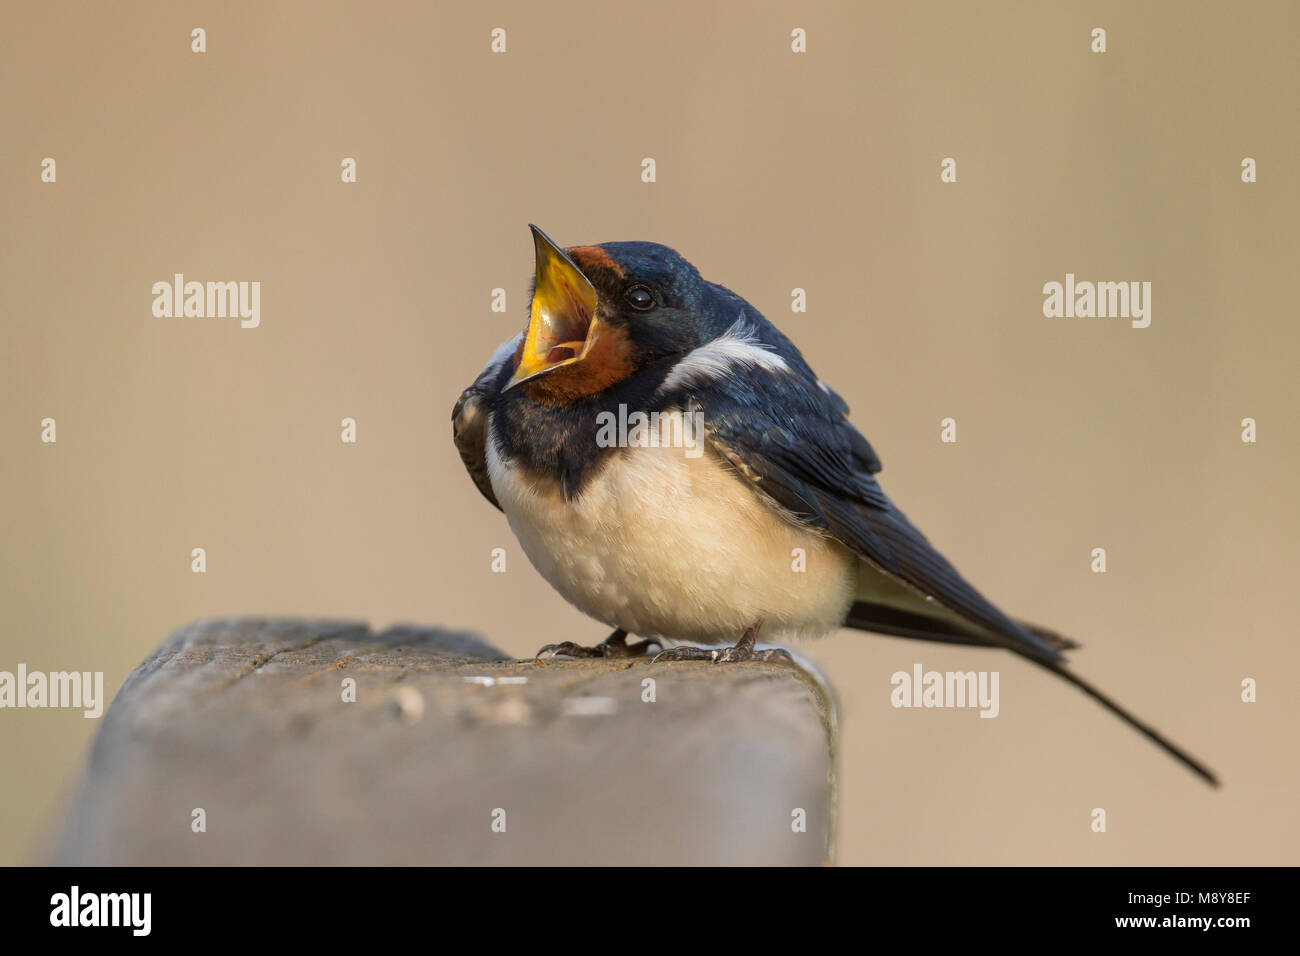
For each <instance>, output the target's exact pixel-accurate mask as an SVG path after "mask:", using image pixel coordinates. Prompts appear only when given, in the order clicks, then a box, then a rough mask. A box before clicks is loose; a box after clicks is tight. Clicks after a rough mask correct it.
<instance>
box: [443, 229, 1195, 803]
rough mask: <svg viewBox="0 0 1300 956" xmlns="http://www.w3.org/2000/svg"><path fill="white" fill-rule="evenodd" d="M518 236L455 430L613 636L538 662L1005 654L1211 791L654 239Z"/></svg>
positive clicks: (1187, 759)
mask: <svg viewBox="0 0 1300 956" xmlns="http://www.w3.org/2000/svg"><path fill="white" fill-rule="evenodd" d="M530 229H531V230H532V236H533V244H534V252H535V263H534V265H535V270H534V277H533V283H532V289H531V290H530V295H529V317H528V324H527V327H526V328H525V329H524V330H522V331H520V332H518V333H517V334H516V335H514V336H513V337H512V338H510V339H508V340H507V341H506V342H504V343H502V345H501V346H500V347H499V348H498V349H497V350H496V352H495V353H494V354H493V355H492V357H491V359H490V360H489V362H488V364H487V366H486V367H485V368H484V369H483V371H482V372H481V373H480V374H479V376H478V377H477V378H476V379H475V380H474V382H473V383H472V384H471V385H470V386H469V387H468V388H466V389H465V390H464V392H463V393H462V394H461V396H460V398H459V400H458V401H457V402H456V404H455V407H454V408H453V411H452V423H453V424H452V434H453V439H454V442H455V445H456V447H457V450H458V451H459V453H460V457H461V460H462V461H463V463H464V465H465V468H466V470H467V471H468V473H469V475H470V477H471V478H472V479H473V481H474V484H475V485H476V486H477V488H478V490H479V491H480V492H481V493H482V495H483V496H484V497H485V498H486V499H487V500H488V501H489V502H491V503H492V505H493V506H495V507H496V508H498V509H499V510H500V511H502V512H503V513H504V514H505V517H506V520H507V521H508V523H509V526H510V528H511V530H512V531H513V533H514V535H515V537H516V538H517V539H518V541H519V544H520V546H521V548H522V550H523V552H524V554H525V555H526V556H527V557H528V559H529V561H530V562H531V563H532V565H533V566H534V567H535V568H536V570H537V571H538V572H539V573H540V574H541V576H542V577H543V578H545V579H546V581H547V582H549V583H550V585H551V586H552V587H553V588H554V589H555V590H556V591H558V592H559V594H560V595H561V596H562V597H563V598H564V599H566V600H567V601H568V602H569V603H570V604H572V605H574V606H575V607H577V608H578V609H579V610H581V611H583V612H584V613H585V614H587V615H588V616H590V617H592V618H594V619H596V620H597V621H599V622H602V623H603V624H605V625H606V626H608V627H611V628H613V631H612V633H611V634H610V635H609V637H607V638H606V639H605V640H604V641H603V642H602V643H599V644H596V645H593V646H589V647H588V646H582V645H579V644H577V643H574V642H570V641H566V642H563V643H560V644H552V645H547V646H546V647H543V648H542V649H541V650H540V651H539V652H538V656H539V657H541V656H542V655H544V654H549V655H550V656H557V655H558V656H569V657H624V656H639V655H644V654H648V653H650V651H651V650H652V649H656V648H657V649H658V654H657V655H656V657H655V660H665V661H697V660H698V661H711V662H715V663H736V662H743V661H749V660H761V661H773V662H784V661H790V660H791V655H790V654H789V653H788V652H787V651H786V650H784V649H783V648H779V647H761V648H760V647H759V646H757V640H758V635H759V633H760V629H762V632H763V633H764V634H765V635H767V634H768V633H774V634H776V635H778V636H780V638H781V639H782V640H783V641H784V640H798V639H801V638H816V637H821V636H824V635H827V634H829V633H831V632H833V631H836V630H838V629H840V628H849V629H853V630H859V631H867V632H873V633H877V634H883V635H890V636H896V637H905V638H913V639H917V640H923V641H934V642H940V643H949V644H966V645H978V646H982V647H988V648H1001V649H1003V650H1008V651H1011V652H1013V653H1014V654H1016V655H1019V656H1020V657H1022V658H1025V659H1027V660H1029V661H1031V662H1032V663H1034V664H1036V665H1038V666H1039V667H1041V668H1043V669H1045V670H1047V671H1050V672H1051V673H1053V674H1055V675H1056V676H1057V677H1059V678H1062V679H1063V680H1065V681H1067V682H1069V683H1071V684H1073V685H1074V686H1075V687H1076V688H1078V689H1079V690H1081V691H1082V692H1084V693H1085V694H1087V695H1088V696H1090V697H1092V698H1093V699H1095V700H1096V701H1098V702H1099V703H1100V704H1101V705H1102V706H1103V707H1105V708H1106V709H1108V710H1110V711H1111V712H1112V713H1114V714H1115V715H1116V716H1118V717H1119V718H1120V719H1122V720H1123V721H1125V722H1126V723H1128V724H1129V725H1130V726H1131V727H1133V728H1134V729H1136V730H1137V731H1139V732H1140V733H1141V734H1143V735H1144V736H1146V737H1147V738H1148V739H1150V740H1151V741H1152V742H1153V743H1155V744H1156V745H1157V746H1159V747H1161V748H1162V749H1164V750H1165V751H1166V752H1167V753H1169V754H1170V755H1171V756H1173V757H1174V758H1176V759H1177V760H1179V761H1180V762H1181V763H1182V764H1184V765H1185V766H1186V767H1187V768H1188V769H1190V770H1191V771H1193V772H1194V773H1196V774H1197V775H1199V776H1200V777H1201V778H1202V779H1203V780H1205V781H1206V782H1208V783H1210V784H1212V785H1214V786H1217V785H1218V778H1217V776H1216V775H1215V773H1214V772H1213V771H1212V770H1210V769H1209V768H1208V767H1207V766H1205V765H1204V764H1203V763H1201V762H1200V761H1199V760H1197V759H1196V758H1194V757H1193V756H1191V755H1190V754H1189V753H1187V752H1186V751H1185V750H1183V749H1182V748H1181V747H1179V746H1177V745H1176V744H1174V743H1173V742H1171V741H1170V740H1169V739H1168V738H1166V737H1165V736H1164V735H1163V734H1161V733H1160V732H1159V731H1158V730H1156V729H1155V728H1153V727H1152V726H1150V725H1148V724H1147V723H1145V722H1143V721H1141V720H1139V719H1138V718H1137V717H1135V716H1134V715H1133V714H1132V713H1130V712H1129V711H1128V710H1126V709H1125V708H1123V707H1121V706H1120V705H1119V704H1118V703H1116V702H1115V701H1114V700H1112V699H1111V698H1110V697H1109V696H1107V695H1106V694H1104V693H1102V692H1101V691H1100V690H1099V689H1097V688H1096V687H1094V686H1093V685H1092V684H1090V683H1088V682H1087V681H1085V680H1084V679H1083V678H1081V677H1079V676H1078V675H1077V674H1076V673H1075V672H1074V671H1072V670H1071V669H1070V668H1069V665H1068V663H1067V658H1066V656H1065V653H1066V652H1067V651H1072V650H1076V649H1077V648H1079V646H1080V645H1079V644H1078V643H1077V642H1076V641H1073V640H1071V639H1069V638H1066V637H1064V636H1062V635H1060V634H1058V633H1056V632H1055V631H1052V630H1049V629H1047V628H1043V627H1039V626H1036V625H1033V624H1029V623H1026V622H1024V621H1021V620H1018V619H1016V618H1013V617H1011V616H1009V615H1008V614H1006V613H1004V612H1003V611H1002V610H1000V609H999V608H998V607H997V606H996V605H994V604H993V603H992V602H991V601H989V600H988V599H987V598H986V597H984V595H983V594H981V593H980V592H979V591H978V590H976V588H975V587H974V586H973V585H971V584H970V583H969V582H968V581H967V580H966V579H965V578H964V577H963V576H962V575H961V574H960V573H958V571H957V570H956V569H955V568H954V567H953V565H952V564H951V563H950V562H949V561H948V560H947V559H946V558H945V557H944V556H943V555H942V554H940V553H939V551H938V550H936V549H935V547H934V546H933V545H931V544H930V542H929V540H928V539H927V538H926V537H925V536H924V535H923V534H922V533H921V532H920V531H919V530H918V529H917V528H916V526H915V525H913V524H912V523H911V522H910V521H909V520H908V518H907V517H906V516H905V515H904V514H903V513H902V512H901V511H900V510H899V509H898V508H897V507H896V506H895V505H894V503H893V502H892V501H891V500H890V499H889V497H887V496H886V494H885V492H884V491H883V489H882V488H881V485H880V481H879V477H878V476H879V475H880V473H881V470H882V465H881V461H880V458H879V456H878V455H877V454H876V452H875V450H874V449H873V448H872V446H871V444H870V443H869V442H868V441H867V439H866V438H865V437H864V436H863V435H862V434H861V432H859V431H858V430H857V428H855V427H854V425H853V424H852V423H851V422H850V421H849V407H848V404H847V403H846V402H845V400H844V399H843V398H842V397H841V396H840V395H839V393H837V392H836V391H835V390H834V389H832V388H831V386H830V385H828V384H826V383H825V382H823V381H822V380H821V379H820V378H818V377H817V375H816V374H815V373H814V372H813V370H812V368H811V367H810V366H809V365H808V363H807V362H806V361H805V359H804V357H803V355H802V354H801V353H800V352H799V350H798V349H797V348H796V347H795V345H794V344H793V343H792V342H791V341H790V339H789V338H787V337H786V336H785V335H784V334H783V333H782V332H781V331H780V330H778V329H777V328H776V326H775V325H774V324H772V323H771V322H770V321H768V320H767V319H766V318H764V316H763V315H762V314H761V313H760V312H759V311H758V310H757V309H756V308H755V307H754V306H753V305H751V304H750V303H749V302H747V301H746V300H745V299H743V298H742V297H741V296H739V295H738V294H736V293H735V292H732V291H731V290H730V289H728V288H726V287H724V286H722V285H720V284H717V283H714V282H710V281H708V280H706V279H704V278H703V277H702V276H701V275H700V273H699V271H698V270H697V269H696V268H695V267H694V266H693V265H692V264H691V263H690V262H689V261H687V260H686V259H685V258H684V257H683V256H682V255H681V254H679V253H678V252H676V251H675V250H674V249H672V248H670V247H668V246H665V245H660V244H658V243H654V242H645V241H629V242H603V243H599V244H592V245H579V246H571V247H568V248H562V247H560V246H559V245H557V244H556V243H555V242H554V241H553V240H552V239H551V238H550V237H549V236H547V234H546V233H545V232H543V231H542V230H541V229H539V228H538V227H536V226H530ZM629 635H632V636H634V637H636V638H639V640H636V641H634V642H631V643H629V641H628V637H629ZM766 643H767V641H766V639H765V644H766Z"/></svg>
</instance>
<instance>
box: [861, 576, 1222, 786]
mask: <svg viewBox="0 0 1300 956" xmlns="http://www.w3.org/2000/svg"><path fill="white" fill-rule="evenodd" d="M927 610H929V609H927ZM844 624H845V626H846V627H854V628H858V629H860V630H864V631H874V632H875V633H877V634H892V635H894V636H895V637H909V638H913V639H914V640H921V641H935V642H938V643H942V644H976V645H980V646H983V647H1003V648H1005V649H1007V650H1010V651H1011V652H1012V653H1014V654H1016V655H1017V656H1019V657H1024V658H1027V659H1028V660H1031V661H1033V662H1034V663H1035V664H1037V665H1039V666H1040V667H1043V668H1046V669H1047V670H1049V671H1051V672H1052V673H1053V674H1055V675H1056V676H1057V677H1060V678H1063V679H1064V680H1067V681H1069V682H1070V683H1071V684H1073V685H1074V686H1075V687H1077V688H1079V690H1081V691H1083V692H1084V693H1085V694H1087V695H1088V696H1089V697H1091V698H1092V699H1093V700H1095V701H1097V703H1099V704H1101V705H1102V706H1103V707H1105V708H1106V709H1107V710H1109V711H1110V712H1111V713H1113V714H1114V715H1115V716H1117V717H1119V718H1120V719H1121V720H1123V721H1124V722H1125V723H1126V724H1128V725H1129V726H1130V727H1132V728H1133V729H1134V730H1136V731H1137V732H1138V733H1140V734H1142V735H1143V736H1144V737H1146V738H1147V739H1148V740H1150V741H1151V742H1152V743H1154V744H1155V745H1156V746H1157V747H1160V748H1161V749H1162V750H1164V751H1165V752H1166V753H1168V754H1169V755H1170V756H1171V757H1173V758H1174V759H1175V760H1177V761H1179V762H1180V763H1182V764H1183V765H1184V766H1185V767H1187V769H1189V770H1191V771H1192V772H1193V773H1194V774H1196V775H1197V776H1198V777H1200V778H1201V779H1202V780H1204V781H1205V782H1206V783H1208V784H1210V786H1212V787H1217V786H1219V778H1218V777H1217V776H1215V774H1214V771H1213V770H1211V769H1210V768H1209V767H1207V766H1205V764H1203V763H1201V762H1200V761H1199V760H1197V759H1196V758H1195V757H1193V756H1191V755H1190V754H1189V753H1187V752H1186V751H1185V750H1183V749H1182V748H1181V747H1179V746H1178V745H1177V744H1174V743H1173V742H1172V741H1170V740H1169V739H1168V738H1166V737H1165V736H1164V735H1163V734H1161V733H1160V732H1159V731H1158V730H1156V729H1155V728H1153V727H1151V726H1150V725H1148V724H1145V723H1143V722H1142V721H1140V720H1138V719H1137V718H1136V717H1134V716H1133V715H1132V714H1130V713H1129V712H1128V711H1127V710H1125V709H1124V708H1123V707H1121V706H1120V705H1119V704H1117V703H1115V701H1113V700H1111V699H1110V698H1109V697H1108V696H1106V695H1105V694H1103V693H1102V692H1101V691H1099V690H1098V689H1097V688H1095V687H1093V686H1092V685H1091V684H1089V683H1088V682H1087V681H1086V680H1084V679H1083V678H1082V677H1080V676H1079V675H1078V674H1075V673H1073V672H1072V671H1070V670H1068V669H1067V667H1066V664H1065V661H1064V659H1060V660H1055V661H1053V660H1048V659H1045V658H1043V657H1041V656H1038V655H1035V654H1033V653H1029V650H1030V649H1029V648H1022V647H1017V646H1015V645H1010V646H1009V645H1008V644H1007V643H999V642H998V641H995V640H992V639H991V638H990V637H989V636H988V635H987V634H982V633H980V632H979V631H976V630H974V629H972V628H971V627H970V626H969V625H966V624H964V623H962V622H959V621H955V620H951V619H943V618H936V617H935V616H934V612H933V611H930V613H918V612H915V611H908V610H903V609H900V608H896V607H891V606H888V605H884V604H879V603H876V602H873V601H857V602H855V603H854V604H853V606H852V608H850V610H849V614H848V619H847V620H846V621H845V622H844ZM1019 626H1020V627H1023V628H1025V629H1026V630H1027V631H1029V632H1030V633H1031V634H1033V635H1034V636H1035V637H1037V638H1039V639H1040V640H1041V641H1043V642H1044V643H1046V644H1047V646H1048V647H1050V648H1051V649H1052V650H1053V651H1056V652H1057V654H1058V656H1059V654H1060V652H1061V651H1068V650H1074V649H1075V648H1077V647H1078V646H1079V645H1078V643H1077V642H1075V641H1072V640H1070V639H1069V638H1068V637H1063V636H1061V635H1060V634H1057V633H1056V632H1055V631H1050V630H1048V629H1046V628H1043V627H1038V626H1036V625H1033V624H1027V623H1025V622H1020V624H1019Z"/></svg>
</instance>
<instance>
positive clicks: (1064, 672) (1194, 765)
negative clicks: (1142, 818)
mask: <svg viewBox="0 0 1300 956" xmlns="http://www.w3.org/2000/svg"><path fill="white" fill-rule="evenodd" d="M1030 660H1033V661H1034V663H1035V664H1038V665H1039V666H1040V667H1044V668H1046V669H1047V670H1049V671H1051V672H1052V673H1053V674H1055V675H1056V676H1057V677H1061V678H1064V679H1065V680H1067V681H1069V682H1070V683H1071V684H1073V685H1074V686H1075V687H1077V688H1079V690H1081V691H1083V692H1084V693H1085V694H1087V695H1088V696H1089V697H1091V698H1092V699H1093V700H1095V701H1096V702H1097V703H1099V704H1101V706H1103V707H1105V708H1106V709H1107V710H1109V711H1110V712H1111V713H1112V714H1114V715H1115V716H1116V717H1118V718H1120V719H1121V720H1122V721H1124V722H1125V723H1126V724H1128V725H1129V726H1130V727H1132V728H1133V729H1134V730H1136V731H1138V733H1140V734H1142V735H1143V736H1144V737H1146V738H1147V739H1148V740H1150V741H1151V742H1152V743H1154V744H1155V745H1156V746H1157V747H1160V748H1161V749H1162V750H1164V751H1165V753H1167V754H1169V756H1171V757H1173V758H1174V759H1175V760H1177V761H1179V762H1180V763H1182V764H1183V766H1185V767H1186V768H1187V769H1188V770H1190V771H1192V773H1194V774H1196V775H1197V776H1198V777H1200V778H1201V779H1202V780H1204V781H1205V782H1206V783H1208V784H1209V785H1210V786H1212V787H1217V786H1218V785H1219V778H1218V777H1217V776H1216V775H1215V773H1214V771H1213V770H1211V769H1210V768H1209V767H1207V766H1205V764H1203V763H1201V762H1200V761H1199V760H1197V759H1196V758H1195V757H1193V756H1192V755H1191V754H1189V753H1188V752H1187V751H1185V750H1183V749H1182V748H1181V747H1179V746H1178V745H1177V744H1175V743H1174V742H1173V741H1171V740H1170V739H1169V738H1168V737H1165V736H1164V735H1163V734H1161V733H1160V731H1158V730H1156V729H1155V728H1154V727H1152V726H1150V725H1149V724H1145V723H1143V722H1142V721H1140V720H1138V719H1137V718H1136V717H1134V716H1133V715H1132V714H1130V713H1129V712H1128V711H1127V710H1125V709H1124V708H1123V707H1121V706H1120V705H1119V704H1117V703H1115V701H1113V700H1111V699H1110V698H1109V697H1108V696H1106V695H1105V694H1103V693H1102V692H1101V691H1099V690H1098V689H1097V688H1095V687H1093V686H1092V685H1091V684H1089V683H1088V682H1087V681H1086V680H1084V679H1083V678H1082V677H1080V676H1079V675H1078V674H1075V673H1073V672H1071V671H1070V670H1069V669H1067V668H1066V667H1065V666H1064V665H1062V664H1058V663H1054V662H1052V661H1040V660H1035V659H1033V658H1030Z"/></svg>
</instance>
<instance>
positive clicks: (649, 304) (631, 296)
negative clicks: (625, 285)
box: [623, 285, 655, 312]
mask: <svg viewBox="0 0 1300 956" xmlns="http://www.w3.org/2000/svg"><path fill="white" fill-rule="evenodd" d="M623 297H624V298H625V299H627V301H628V304H629V305H631V306H632V308H634V309H636V310H637V311H638V312H644V311H646V310H647V309H650V308H653V307H654V304H655V297H654V293H653V292H651V291H650V290H649V289H647V288H646V287H645V286H643V285H634V286H632V288H630V289H628V290H627V292H625V293H623Z"/></svg>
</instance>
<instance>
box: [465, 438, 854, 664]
mask: <svg viewBox="0 0 1300 956" xmlns="http://www.w3.org/2000/svg"><path fill="white" fill-rule="evenodd" d="M489 427H490V426H489ZM487 465H488V474H489V476H490V478H491V481H492V490H493V492H494V493H495V494H496V497H497V500H498V501H499V502H500V503H501V508H502V510H504V511H505V514H506V517H507V518H508V519H509V521H510V527H511V529H512V530H513V531H514V533H515V536H516V537H517V538H518V539H519V543H520V545H521V546H522V547H523V549H524V553H525V554H527V555H528V559H529V560H530V561H531V562H532V563H533V566H534V567H536V568H537V570H538V572H540V573H541V575H542V577H544V578H545V579H546V580H547V581H548V582H550V584H551V586H552V587H554V588H555V589H556V590H557V591H559V592H560V594H562V595H563V596H564V597H565V599H566V600H568V601H569V602H570V603H571V604H573V605H574V606H576V607H577V608H579V609H580V610H582V611H583V612H585V613H587V614H589V615H591V616H592V617H594V618H596V619H597V620H599V621H602V622H604V623H605V624H607V625H609V626H611V627H621V628H623V629H625V630H626V631H628V632H629V633H631V634H636V635H640V636H642V637H664V638H670V639H671V638H676V639H680V640H689V641H698V642H701V643H723V642H725V643H732V642H734V641H736V640H737V639H738V638H739V637H740V636H741V634H742V633H743V632H744V630H745V628H747V627H749V626H750V625H751V624H754V623H756V622H760V621H761V622H762V625H763V630H762V633H761V634H760V639H761V640H769V641H770V640H776V639H778V637H779V636H780V635H785V636H787V637H813V636H821V635H823V634H826V633H827V632H829V631H831V630H834V629H835V628H837V627H839V626H840V625H841V624H842V623H843V621H844V615H845V614H846V613H847V611H848V607H849V604H850V602H851V601H852V600H853V592H854V589H855V585H856V581H857V560H856V558H854V556H853V555H852V554H851V553H850V552H849V551H848V550H847V549H846V548H844V547H843V546H842V545H841V544H839V542H837V541H834V540H833V539H829V538H824V537H822V536H820V535H817V534H815V533H813V532H811V531H809V530H806V529H804V528H800V527H797V526H795V525H793V524H791V523H790V522H788V521H786V520H784V519H783V518H782V517H781V516H780V515H779V514H778V513H777V512H776V511H775V510H774V509H773V508H772V507H771V506H769V505H768V504H767V503H766V502H765V501H764V500H763V499H762V498H761V497H760V496H759V495H758V494H757V493H756V492H755V491H754V490H753V489H752V488H751V487H750V486H749V484H748V483H747V482H746V481H745V480H743V479H741V478H738V477H737V476H736V475H735V474H734V473H733V472H732V471H731V470H730V469H729V468H728V467H727V466H726V465H724V464H723V463H722V461H721V460H720V459H719V458H718V457H717V456H716V455H715V454H714V453H713V452H711V451H706V452H705V454H704V455H703V456H701V457H695V458H691V457H688V456H687V455H685V454H684V452H683V449H681V448H663V447H637V448H620V449H616V450H615V451H614V452H613V453H612V454H611V456H610V458H609V459H608V460H607V461H605V463H604V464H603V465H601V466H600V468H599V470H598V471H597V472H596V474H594V475H592V476H590V477H588V478H587V479H586V481H585V482H584V484H583V488H582V493H581V495H580V496H578V497H577V498H576V499H574V500H573V501H565V500H564V496H563V495H562V493H561V492H560V489H559V484H558V482H555V481H547V480H543V481H533V480H530V479H529V478H527V477H526V476H525V475H524V474H523V472H522V470H521V469H519V468H517V467H514V466H513V465H512V463H511V462H509V461H503V460H502V459H501V457H500V455H499V454H498V452H497V448H496V443H495V441H493V439H492V436H491V433H490V431H489V436H488V442H487ZM796 549H801V553H800V551H798V550H796Z"/></svg>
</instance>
